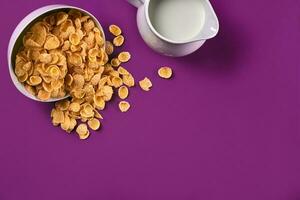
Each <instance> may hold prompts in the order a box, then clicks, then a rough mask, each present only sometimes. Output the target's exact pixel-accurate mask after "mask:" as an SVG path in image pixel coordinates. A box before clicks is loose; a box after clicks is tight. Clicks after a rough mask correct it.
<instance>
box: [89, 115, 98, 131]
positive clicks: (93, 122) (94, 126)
mask: <svg viewBox="0 0 300 200" xmlns="http://www.w3.org/2000/svg"><path fill="white" fill-rule="evenodd" d="M88 125H89V127H90V128H91V129H92V130H94V131H96V130H98V129H99V128H100V125H101V123H100V121H99V120H98V119H96V118H92V119H90V120H88Z"/></svg>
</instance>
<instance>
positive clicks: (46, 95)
mask: <svg viewBox="0 0 300 200" xmlns="http://www.w3.org/2000/svg"><path fill="white" fill-rule="evenodd" d="M50 97H51V93H50V92H47V91H45V90H39V91H38V95H37V98H38V99H40V100H42V101H47V100H48V99H50Z"/></svg>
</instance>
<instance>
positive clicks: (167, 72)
mask: <svg viewBox="0 0 300 200" xmlns="http://www.w3.org/2000/svg"><path fill="white" fill-rule="evenodd" d="M172 73H173V72H172V69H171V68H170V67H161V68H159V70H158V75H159V76H160V77H161V78H164V79H169V78H171V77H172Z"/></svg>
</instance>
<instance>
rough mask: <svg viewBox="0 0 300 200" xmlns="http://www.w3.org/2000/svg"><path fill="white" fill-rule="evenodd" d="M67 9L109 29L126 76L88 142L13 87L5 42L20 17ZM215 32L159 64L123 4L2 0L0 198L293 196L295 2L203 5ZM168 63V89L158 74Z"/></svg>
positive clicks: (297, 146)
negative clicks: (147, 82) (129, 79)
mask: <svg viewBox="0 0 300 200" xmlns="http://www.w3.org/2000/svg"><path fill="white" fill-rule="evenodd" d="M54 3H65V4H72V5H75V6H78V7H82V8H84V9H86V10H88V11H90V12H91V13H93V14H94V15H95V16H96V17H97V18H98V19H99V21H100V23H101V24H102V25H103V27H104V28H106V29H107V27H108V25H109V24H111V23H116V24H119V25H120V26H121V27H122V28H123V30H124V35H125V36H126V45H125V47H124V48H123V49H126V50H128V51H130V52H131V53H132V57H133V58H132V61H131V62H130V63H128V64H126V67H127V68H128V69H129V70H131V71H132V72H133V74H134V75H135V77H136V79H137V80H138V79H142V78H143V77H144V76H148V77H149V78H150V79H152V81H153V85H154V86H153V89H152V90H151V92H148V93H145V92H142V91H141V90H140V88H138V87H136V88H134V89H133V90H131V92H130V97H129V101H130V103H131V104H132V109H131V110H130V111H129V112H128V113H126V114H124V113H120V112H119V110H118V107H117V103H118V100H117V99H115V100H114V101H113V102H112V103H111V104H110V105H109V106H108V107H107V109H106V110H105V112H103V115H104V117H105V119H104V120H103V128H102V130H101V131H100V132H96V133H94V132H93V133H92V136H91V137H90V138H89V139H88V140H87V141H80V140H79V139H78V138H77V137H76V135H75V134H73V135H68V134H66V133H64V132H63V131H61V130H60V129H59V128H56V127H53V126H52V125H51V123H50V110H51V107H52V104H43V103H38V102H34V101H32V100H30V99H27V98H26V97H24V96H23V95H22V94H21V93H19V92H18V91H17V90H16V89H15V87H14V85H13V84H12V82H11V80H10V77H9V73H8V67H7V59H6V53H7V45H8V41H9V38H10V35H11V33H12V32H13V29H14V28H15V26H16V25H17V23H18V22H19V21H20V20H21V19H22V18H23V17H24V16H25V15H27V14H28V13H29V12H30V11H32V10H34V9H36V8H39V7H41V6H44V5H47V4H54ZM212 4H213V6H214V7H215V10H216V13H217V15H218V17H219V20H220V33H219V35H218V36H217V37H216V38H215V39H213V40H210V41H207V43H205V45H204V46H203V47H202V48H201V49H200V50H199V51H197V52H196V53H194V54H192V55H190V56H187V57H184V58H169V57H164V56H160V55H158V54H157V53H155V52H153V51H152V50H151V49H150V48H148V47H147V46H146V45H145V44H144V42H143V41H142V39H141V37H140V36H139V34H138V30H137V27H136V19H135V15H136V9H135V8H134V7H132V6H130V5H129V4H127V2H126V1H125V0H92V1H71V0H68V1H61V2H57V1H54V0H43V1H42V0H35V1H21V0H18V1H17V0H10V1H8V0H3V1H2V2H1V7H2V12H1V13H0V17H1V37H0V44H1V48H0V56H1V57H0V58H1V68H0V73H1V79H0V92H1V100H0V113H1V122H2V123H1V126H0V134H1V138H0V200H20V199H22V200H54V199H55V200H56V199H73V200H82V199H85V200H94V199H95V200H96V199H97V200H98V199H109V200H117V199H122V200H123V199H130V200H135V199H136V200H141V199H143V200H147V199H149V200H150V199H151V200H152V199H157V200H160V199H162V200H166V199H173V200H182V199H187V200H198V199H203V200H299V199H300V159H299V154H300V131H299V129H300V127H299V120H300V119H299V115H300V114H299V106H300V105H299V96H300V95H299V75H300V74H299V73H300V72H299V67H300V39H299V38H300V1H298V0H286V1H272V0H265V1H261V0H252V1H246V0H228V1H216V0H214V1H212ZM160 65H169V66H172V67H173V69H174V72H175V76H174V77H173V79H172V80H171V81H166V80H162V79H160V78H158V76H157V75H156V70H157V68H158V67H159V66H160Z"/></svg>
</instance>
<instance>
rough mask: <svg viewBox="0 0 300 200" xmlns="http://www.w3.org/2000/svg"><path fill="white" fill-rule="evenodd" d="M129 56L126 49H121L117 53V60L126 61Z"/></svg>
mask: <svg viewBox="0 0 300 200" xmlns="http://www.w3.org/2000/svg"><path fill="white" fill-rule="evenodd" d="M130 58H131V55H130V53H129V52H127V51H123V52H121V53H119V55H118V60H119V61H121V62H122V63H125V62H128V61H129V60H130Z"/></svg>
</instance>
